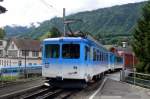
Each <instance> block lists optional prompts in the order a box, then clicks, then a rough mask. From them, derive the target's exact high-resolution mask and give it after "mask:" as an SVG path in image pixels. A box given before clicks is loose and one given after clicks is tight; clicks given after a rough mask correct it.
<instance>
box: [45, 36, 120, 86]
mask: <svg viewBox="0 0 150 99" xmlns="http://www.w3.org/2000/svg"><path fill="white" fill-rule="evenodd" d="M42 61H43V64H44V65H43V67H42V76H43V77H45V78H46V79H47V80H48V82H47V83H46V84H50V85H52V86H60V85H64V84H67V85H68V84H70V85H71V82H74V83H76V84H77V82H79V84H82V83H87V82H90V81H92V80H93V79H94V78H97V77H101V76H102V75H103V73H104V72H106V71H108V70H114V69H115V68H122V65H119V66H118V65H117V64H116V63H117V60H116V55H115V54H113V53H111V52H109V51H108V50H107V49H105V48H104V47H103V46H102V45H101V44H99V43H98V42H96V41H95V40H94V39H92V38H91V37H58V38H48V39H45V40H44V41H43V57H42ZM119 62H120V63H122V59H121V60H120V61H119ZM116 66H117V67H116ZM64 86H65V85H64Z"/></svg>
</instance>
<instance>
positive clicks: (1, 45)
mask: <svg viewBox="0 0 150 99" xmlns="http://www.w3.org/2000/svg"><path fill="white" fill-rule="evenodd" d="M6 46H7V41H6V40H0V57H4V56H5V55H6V49H5V48H6Z"/></svg>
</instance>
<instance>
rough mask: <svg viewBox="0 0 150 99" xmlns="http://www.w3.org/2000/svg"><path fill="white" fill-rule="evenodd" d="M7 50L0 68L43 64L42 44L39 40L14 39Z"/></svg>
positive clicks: (0, 61)
mask: <svg viewBox="0 0 150 99" xmlns="http://www.w3.org/2000/svg"><path fill="white" fill-rule="evenodd" d="M6 50H7V54H6V57H3V58H1V59H0V66H24V65H25V64H26V65H37V64H41V56H42V53H41V42H40V41H38V40H31V39H16V38H12V39H11V40H10V42H9V43H8V46H7V48H6Z"/></svg>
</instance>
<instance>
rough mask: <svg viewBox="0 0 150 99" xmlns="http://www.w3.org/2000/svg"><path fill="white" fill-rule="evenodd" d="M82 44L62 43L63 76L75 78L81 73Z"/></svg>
mask: <svg viewBox="0 0 150 99" xmlns="http://www.w3.org/2000/svg"><path fill="white" fill-rule="evenodd" d="M80 63H81V62H80V44H78V43H67V44H62V64H61V65H62V68H63V69H62V75H63V78H70V77H71V78H73V77H76V76H77V75H78V73H79V69H80V68H79V67H80Z"/></svg>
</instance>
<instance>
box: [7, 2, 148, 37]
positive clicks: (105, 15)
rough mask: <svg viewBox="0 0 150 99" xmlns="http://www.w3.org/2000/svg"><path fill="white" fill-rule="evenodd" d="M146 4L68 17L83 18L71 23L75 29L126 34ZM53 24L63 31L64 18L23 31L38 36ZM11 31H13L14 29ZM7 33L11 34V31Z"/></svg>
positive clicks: (30, 35)
mask: <svg viewBox="0 0 150 99" xmlns="http://www.w3.org/2000/svg"><path fill="white" fill-rule="evenodd" d="M144 4H145V2H142V3H134V4H126V5H121V6H114V7H109V8H103V9H97V10H93V11H86V12H80V13H76V14H72V15H69V16H67V17H66V19H81V20H82V22H76V23H74V24H71V25H70V26H71V28H72V30H73V31H78V30H81V31H86V32H90V33H92V34H97V33H99V34H101V35H116V34H125V35H126V34H131V33H132V31H133V27H134V26H135V24H136V22H137V19H138V18H139V17H140V15H141V8H142V7H143V5H144ZM53 26H54V27H57V28H58V29H59V30H60V31H62V32H63V22H62V18H58V17H55V18H53V19H51V20H47V21H44V22H42V23H41V24H40V26H39V27H37V28H33V27H32V29H31V28H30V29H29V30H30V31H25V32H26V34H25V33H23V34H25V35H23V36H29V37H33V38H38V37H39V36H42V35H43V34H44V33H46V32H47V31H49V30H50V29H51V28H52V27H53ZM5 30H6V31H7V28H5ZM11 32H13V29H12V31H11ZM7 33H8V34H9V32H7ZM12 34H13V33H12ZM15 35H20V34H15ZM8 36H9V35H8Z"/></svg>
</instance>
